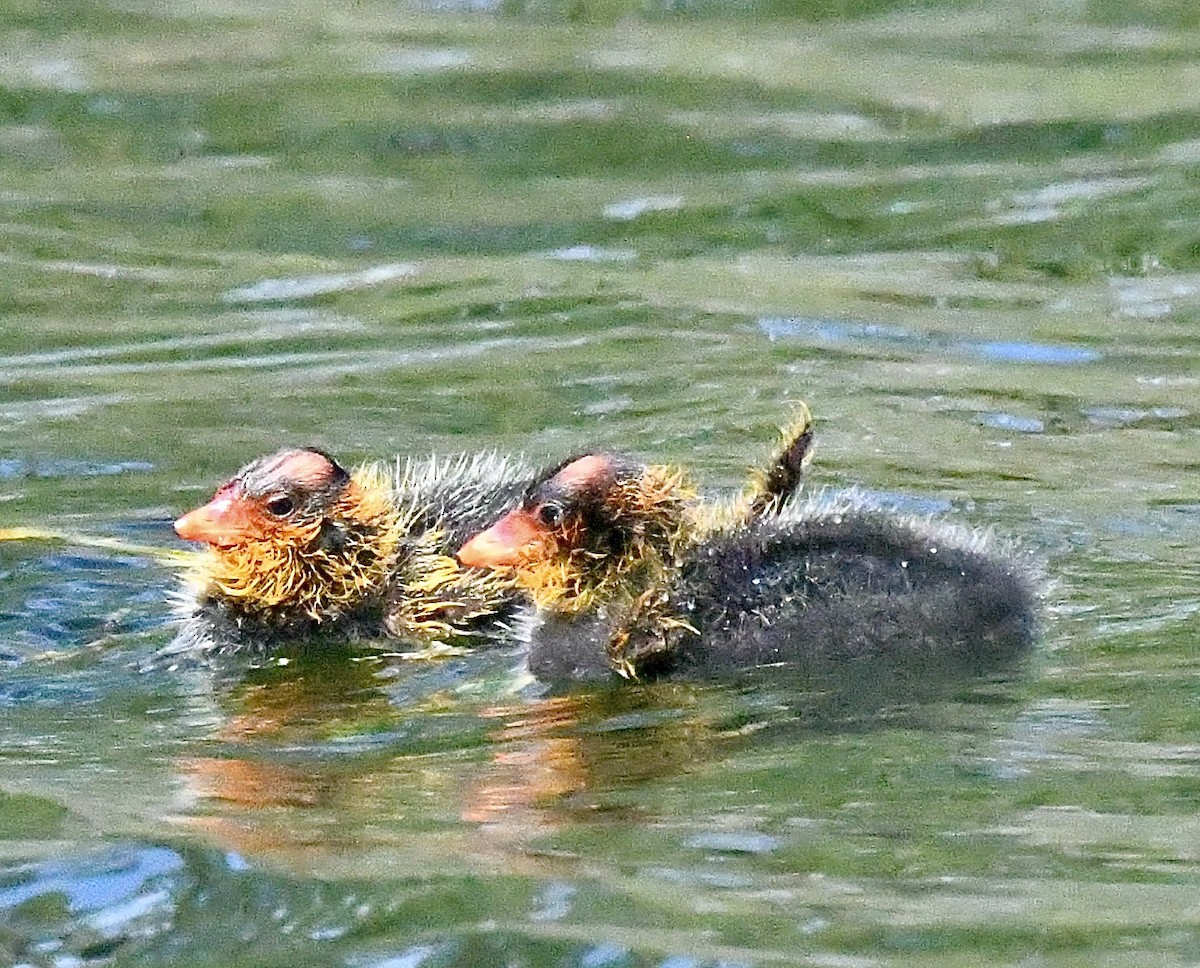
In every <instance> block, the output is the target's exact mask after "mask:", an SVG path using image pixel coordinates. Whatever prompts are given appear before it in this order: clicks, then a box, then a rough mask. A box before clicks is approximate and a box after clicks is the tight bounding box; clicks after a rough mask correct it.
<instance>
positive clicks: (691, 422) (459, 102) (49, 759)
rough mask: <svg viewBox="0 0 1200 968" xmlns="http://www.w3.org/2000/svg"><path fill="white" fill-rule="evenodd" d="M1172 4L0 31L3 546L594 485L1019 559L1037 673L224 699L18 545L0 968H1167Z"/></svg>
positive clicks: (1184, 787)
mask: <svg viewBox="0 0 1200 968" xmlns="http://www.w3.org/2000/svg"><path fill="white" fill-rule="evenodd" d="M1195 10H1196V8H1195V6H1194V4H1193V3H1191V2H1186V3H1185V2H1171V0H1140V2H1132V3H1115V2H1107V0H1093V2H1080V3H1074V4H1065V3H1064V4H1044V3H1034V2H1032V0H1026V2H1011V3H993V4H979V5H976V4H971V3H965V2H941V3H938V2H932V0H930V2H924V3H905V4H894V3H886V2H883V0H861V2H857V3H852V2H848V0H843V2H839V3H833V2H823V3H811V4H800V3H798V4H787V3H782V2H778V0H772V2H767V0H763V2H753V0H748V2H745V3H741V4H732V3H723V2H718V0H711V2H710V0H703V2H696V3H691V4H689V3H677V4H661V5H650V4H645V5H640V4H634V3H631V2H624V0H596V2H589V0H573V2H571V3H564V2H556V0H547V2H544V3H542V2H512V3H510V2H508V0H503V2H500V3H499V4H497V5H494V6H490V5H485V4H471V3H467V2H463V3H461V4H455V3H452V2H451V3H446V4H430V5H428V6H421V5H416V4H407V3H388V4H385V3H378V2H374V0H363V2H359V3H355V4H353V5H341V6H337V5H331V4H327V3H315V2H311V0H282V2H278V3H271V4H266V3H263V4H253V3H228V2H222V0H200V2H193V3H181V2H176V0H163V2H150V0H128V2H120V3H118V2H115V0H113V2H108V3H104V2H98V0H97V2H87V0H74V2H59V3H39V2H36V0H16V2H11V3H9V4H7V5H6V6H4V7H3V8H2V9H0V28H2V29H0V527H10V526H21V527H43V528H53V529H58V530H65V531H70V532H77V533H80V534H87V535H101V536H107V537H117V538H120V539H123V540H126V541H128V542H130V543H132V544H136V545H140V546H150V547H156V548H161V549H170V548H176V547H178V545H177V542H176V541H175V539H174V537H173V534H172V532H171V529H170V521H171V520H172V519H173V518H174V517H176V516H177V515H178V514H179V513H180V512H182V511H183V510H185V509H187V508H189V507H192V506H195V505H196V504H197V503H200V502H201V501H202V500H205V499H206V498H207V497H208V496H209V495H210V494H211V492H212V490H213V489H214V488H215V486H216V485H217V484H219V483H220V482H221V481H222V480H224V479H225V478H226V477H228V476H229V475H230V474H231V473H232V472H233V471H234V470H236V468H237V467H238V466H239V465H240V464H242V463H243V462H244V461H246V460H248V459H250V458H252V457H254V456H256V455H258V454H260V453H264V452H267V451H271V450H274V449H276V448H277V447H279V446H281V445H283V444H287V443H291V444H304V443H316V444H320V445H322V446H324V447H326V448H328V449H329V450H331V451H333V452H335V453H336V454H338V455H339V456H341V457H343V458H345V459H346V460H347V461H354V460H358V459H362V458H367V457H379V456H384V455H390V454H393V453H413V454H427V453H429V452H431V451H437V452H453V451H460V450H477V449H483V448H497V449H500V450H503V451H510V450H512V451H524V452H525V453H527V454H528V455H530V456H531V457H532V458H534V459H536V460H539V461H540V460H558V459H560V458H561V457H563V456H565V455H566V454H569V453H572V452H575V451H579V450H582V449H586V448H589V447H594V446H603V447H615V448H621V449H624V450H630V451H633V452H636V453H638V454H642V455H645V456H647V457H652V458H655V459H664V458H665V459H671V460H678V461H683V462H686V463H687V464H689V465H690V466H692V467H693V468H695V470H696V472H697V474H698V475H699V476H700V477H701V478H702V480H703V481H704V482H705V483H706V485H707V486H709V487H711V488H713V489H721V488H731V487H735V486H737V485H738V484H739V483H740V482H741V481H742V480H743V478H744V473H745V468H746V467H747V466H749V465H751V464H753V463H755V462H756V461H758V460H760V459H761V456H762V454H763V453H764V452H765V450H766V449H767V447H768V446H769V444H770V441H771V439H772V436H773V434H774V427H775V426H776V425H777V424H778V423H779V422H780V421H781V420H783V419H784V418H785V417H786V414H787V412H788V407H789V403H788V401H790V400H795V399H804V400H807V401H808V402H809V404H810V405H811V406H812V408H813V411H814V413H815V414H816V417H817V420H818V434H819V452H818V456H817V466H816V469H815V471H814V474H813V479H814V482H815V483H816V484H818V485H830V486H845V485H849V484H861V485H862V486H864V487H865V488H867V489H869V490H870V491H873V492H876V493H878V494H880V495H882V496H883V497H884V498H885V499H887V500H890V501H892V502H894V503H897V504H898V505H899V506H901V507H903V508H905V509H907V510H912V511H918V512H924V511H935V512H938V513H946V514H949V515H952V516H953V517H955V518H957V519H959V520H962V521H965V522H968V523H971V524H974V525H978V526H981V527H994V528H995V529H996V530H998V531H1000V532H1001V533H1003V534H1005V535H1009V536H1012V537H1013V538H1015V539H1016V540H1018V541H1019V542H1020V543H1021V545H1022V546H1023V547H1024V548H1026V549H1028V550H1029V551H1031V552H1033V553H1036V554H1037V555H1039V556H1040V557H1042V558H1044V559H1045V560H1046V561H1047V571H1048V573H1049V575H1050V576H1051V578H1052V579H1053V586H1052V589H1051V591H1050V593H1049V596H1048V609H1047V620H1046V631H1045V635H1044V636H1043V639H1042V642H1041V643H1040V645H1039V648H1038V651H1037V653H1036V654H1035V655H1034V656H1032V657H1031V659H1030V661H1029V662H1028V663H1027V664H1026V666H1025V667H1024V668H1023V669H1022V670H1020V672H1019V673H1018V674H1016V675H1012V676H1008V677H1005V678H1003V679H999V680H953V681H946V682H930V681H925V680H921V679H919V678H917V677H914V680H913V681H908V680H906V679H905V678H904V677H902V676H900V675H899V674H897V673H894V672H893V673H884V672H871V671H869V670H867V671H864V670H856V671H855V672H854V674H853V675H847V676H845V677H834V678H829V679H819V680H818V679H798V678H796V677H794V676H790V677H789V676H783V675H780V674H775V675H770V674H768V675H762V676H759V677H757V678H751V679H739V680H736V681H730V682H726V683H707V684H674V685H656V686H624V687H615V688H613V689H609V690H605V689H599V690H592V691H588V692H580V693H576V694H571V695H567V696H559V697H550V696H542V695H539V694H538V692H537V690H536V689H531V688H530V687H528V686H526V687H522V686H521V684H520V683H519V682H518V681H517V679H516V678H515V677H514V674H513V671H512V670H513V666H514V660H513V659H512V657H511V656H507V655H498V654H495V653H493V654H475V655H470V656H464V657H458V658H453V659H449V660H445V661H440V662H428V661H427V662H415V661H408V660H403V659H395V660H389V661H379V660H367V659H364V658H363V657H362V656H357V655H330V656H322V657H319V658H313V659H310V660H305V661H297V662H293V663H291V664H289V665H287V666H282V667H272V668H265V669H259V670H254V671H251V672H249V673H247V674H246V675H245V676H242V677H238V678H237V679H236V680H235V681H226V680H223V679H220V678H218V677H215V676H213V675H211V674H208V673H205V672H203V671H201V670H186V669H185V670H170V669H154V670H151V671H143V667H144V665H145V660H146V659H147V657H149V656H150V655H152V653H153V652H154V651H155V650H156V649H157V648H159V647H160V646H162V645H164V644H165V643H167V642H168V641H169V640H170V637H171V629H170V627H169V624H168V610H169V606H168V599H169V594H170V590H171V588H172V587H173V584H174V582H175V576H174V574H173V572H172V571H171V569H170V567H169V566H168V565H166V564H163V563H161V562H160V561H159V559H158V558H157V557H156V556H154V555H151V554H145V553H141V552H138V551H130V552H128V553H125V552H120V551H109V550H102V549H95V548H89V547H86V546H84V545H82V544H79V545H75V544H70V543H68V544H54V543H48V542H44V541H21V542H2V543H0V710H2V712H0V963H2V964H7V963H13V964H21V965H37V966H42V965H46V966H50V965H54V966H68V965H72V966H73V965H87V966H92V965H109V964H116V965H167V964H172V965H174V964H180V965H197V966H229V965H264V966H276V965H277V966H294V965H306V966H307V965H317V966H322V965H330V966H334V965H336V966H346V968H417V966H422V968H434V966H436V968H442V966H493V965H497V966H499V965H514V966H525V965H529V966H563V965H570V966H580V968H609V966H616V968H624V966H643V965H644V966H663V968H693V966H696V968H699V966H706V968H707V966H728V968H732V966H769V965H777V964H798V965H811V966H819V968H829V966H836V968H860V966H862V968H871V966H877V965H899V966H910V965H911V966H933V968H941V966H955V968H957V966H969V965H982V964H988V965H992V964H995V965H1022V966H1029V965H1038V966H1042V965H1046V966H1056V968H1057V966H1072V968H1074V966H1079V968H1084V966H1087V968H1095V966H1102V968H1107V966H1113V968H1117V966H1122V968H1123V966H1127V965H1164V966H1175V965H1179V966H1184V965H1195V964H1196V963H1198V962H1200V901H1197V897H1200V891H1198V888H1200V851H1198V848H1197V844H1200V811H1198V810H1197V806H1198V804H1200V703H1198V701H1197V698H1196V689H1197V674H1198V672H1200V662H1198V660H1197V648H1196V644H1197V643H1196V640H1197V631H1198V629H1200V582H1198V578H1200V566H1198V565H1197V557H1196V548H1197V547H1198V546H1200V484H1198V483H1197V481H1198V480H1200V478H1198V476H1197V470H1198V469H1200V458H1198V456H1197V455H1198V454H1200V415H1198V407H1197V403H1196V400H1197V399H1200V396H1198V387H1200V335H1198V334H1200V330H1198V329H1197V327H1198V325H1200V215H1198V214H1197V213H1200V78H1198V76H1197V64H1200V16H1197V14H1196V12H1195Z"/></svg>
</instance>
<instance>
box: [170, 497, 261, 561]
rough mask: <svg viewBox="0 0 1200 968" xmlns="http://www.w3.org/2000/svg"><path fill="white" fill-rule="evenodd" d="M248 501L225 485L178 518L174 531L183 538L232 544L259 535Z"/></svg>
mask: <svg viewBox="0 0 1200 968" xmlns="http://www.w3.org/2000/svg"><path fill="white" fill-rule="evenodd" d="M259 530H260V529H259V528H258V527H257V526H256V524H255V521H254V519H253V517H252V515H251V514H250V508H249V506H248V502H247V501H246V500H245V499H244V498H240V497H238V496H236V495H234V494H230V493H228V492H227V491H226V489H225V488H222V489H221V490H220V491H218V492H217V496H216V497H214V498H213V499H212V500H211V501H209V502H208V503H207V504H205V505H204V506H203V507H198V508H196V509H195V510H194V511H189V512H188V513H187V514H185V515H184V516H183V517H181V518H180V519H179V520H178V521H176V522H175V533H176V534H178V535H179V537H181V538H183V540H184V541H203V542H204V543H205V544H210V545H219V546H223V547H230V546H232V545H237V544H240V543H242V542H243V541H245V540H247V539H249V538H253V537H256V536H257V535H258V532H259Z"/></svg>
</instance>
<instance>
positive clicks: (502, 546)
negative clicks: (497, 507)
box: [458, 508, 554, 568]
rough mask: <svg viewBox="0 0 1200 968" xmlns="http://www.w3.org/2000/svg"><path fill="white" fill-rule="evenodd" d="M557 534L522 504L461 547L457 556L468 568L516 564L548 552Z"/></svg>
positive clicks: (500, 566) (499, 566)
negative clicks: (552, 532) (549, 529)
mask: <svg viewBox="0 0 1200 968" xmlns="http://www.w3.org/2000/svg"><path fill="white" fill-rule="evenodd" d="M553 546H554V536H553V535H551V534H550V532H549V531H548V530H547V528H546V526H545V525H544V524H542V522H540V521H539V520H538V519H537V518H536V517H534V515H533V514H532V513H530V512H529V511H526V510H525V509H523V508H518V509H517V510H516V511H509V512H508V514H506V515H504V517H502V518H501V519H500V520H499V521H497V522H496V523H495V524H493V525H492V526H491V527H490V528H488V529H487V530H486V531H481V532H479V534H477V535H475V537H473V538H471V539H470V540H469V541H468V542H467V543H466V544H464V545H463V546H462V547H461V548H459V549H458V560H459V561H461V562H462V563H463V564H464V565H466V566H467V567H468V568H503V567H513V566H515V565H519V564H521V563H522V562H525V561H528V560H530V559H531V558H537V557H540V556H541V555H544V554H547V553H549V552H550V551H551V549H552V548H553Z"/></svg>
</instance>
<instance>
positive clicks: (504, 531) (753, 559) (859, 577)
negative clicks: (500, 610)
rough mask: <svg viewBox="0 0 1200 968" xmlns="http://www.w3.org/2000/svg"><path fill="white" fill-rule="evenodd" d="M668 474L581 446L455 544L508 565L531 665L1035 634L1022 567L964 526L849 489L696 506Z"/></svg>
mask: <svg viewBox="0 0 1200 968" xmlns="http://www.w3.org/2000/svg"><path fill="white" fill-rule="evenodd" d="M583 461H587V462H588V463H587V464H584V463H583ZM676 480H677V478H675V477H672V476H671V475H669V474H664V472H663V471H662V469H659V468H654V467H650V468H644V467H638V466H636V465H633V464H631V463H629V462H628V461H627V460H625V459H624V458H618V457H607V458H606V457H604V456H603V455H588V456H587V457H585V458H581V459H580V460H579V461H578V462H576V463H575V464H568V465H566V466H565V467H560V468H556V469H554V470H553V471H551V472H550V474H549V475H548V476H547V477H546V478H545V479H544V480H543V481H541V482H539V483H535V484H534V485H531V487H530V490H529V492H528V493H527V495H526V498H525V501H524V502H523V504H522V506H521V507H519V508H517V509H515V510H513V511H511V512H509V514H507V515H506V516H505V517H504V518H502V519H501V520H500V521H499V522H497V523H496V524H495V525H493V527H492V528H490V529H488V531H486V532H484V533H483V534H482V535H479V536H477V537H476V538H473V539H472V540H471V542H468V544H467V545H466V546H464V548H463V549H462V550H461V551H460V557H461V558H462V559H463V560H464V561H470V562H472V563H474V564H482V565H491V566H492V567H496V568H498V569H499V570H501V571H507V572H511V574H512V575H513V576H514V578H515V580H516V581H517V582H518V584H520V585H521V586H522V587H523V588H524V589H525V591H526V593H527V594H528V595H529V596H530V598H531V599H532V601H533V602H534V603H535V604H536V605H537V607H538V614H537V618H536V620H535V621H534V622H533V623H532V625H531V631H530V639H531V649H530V654H529V664H530V670H531V671H532V672H533V673H534V675H536V676H538V677H539V678H541V679H545V680H549V681H570V680H580V679H592V678H598V677H604V676H608V675H611V674H612V673H613V672H614V671H615V672H617V673H620V674H622V675H626V676H642V677H647V676H655V675H662V674H668V673H674V672H693V673H699V674H703V673H706V672H712V671H717V670H724V669H731V668H746V667H754V666H762V665H769V664H772V663H777V662H786V661H803V662H808V663H821V662H828V661H844V660H847V659H853V658H860V657H877V658H886V659H891V660H897V661H903V662H907V663H910V664H915V663H918V662H934V663H950V662H954V663H960V664H962V663H966V664H971V665H977V664H980V663H984V664H993V663H995V662H998V661H1003V660H1005V659H1009V658H1012V657H1014V656H1016V655H1019V654H1020V653H1021V652H1023V651H1024V650H1025V649H1026V648H1027V647H1028V646H1029V645H1030V644H1031V642H1032V641H1033V638H1034V636H1035V633H1036V626H1037V620H1036V619H1037V611H1038V595H1039V591H1038V581H1037V578H1036V574H1035V570H1034V569H1031V568H1030V567H1029V566H1028V565H1027V564H1026V563H1023V562H1021V561H1020V560H1018V559H1017V558H1015V557H1013V556H1011V555H1009V554H1007V553H1006V552H1005V551H1004V550H1003V549H1001V548H999V547H998V546H997V545H996V543H995V542H994V541H993V540H992V539H990V538H989V537H987V536H986V535H984V534H982V533H980V532H975V531H971V530H968V529H964V528H958V527H954V526H951V525H948V524H944V523H939V522H930V521H924V520H919V519H915V518H908V517H904V516H902V515H897V514H894V513H890V512H886V511H883V510H880V509H878V508H875V507H872V506H870V504H869V503H868V502H866V501H865V500H864V499H863V497H862V496H861V495H860V494H858V493H857V492H844V493H842V494H838V495H831V496H830V495H817V496H816V497H814V498H810V499H808V500H807V501H804V502H800V503H798V504H791V505H785V506H784V507H783V508H782V509H780V510H778V511H776V512H773V513H767V514H764V515H762V516H759V517H749V518H747V517H745V516H739V515H728V514H724V515H723V514H720V513H717V514H715V515H714V514H711V513H709V514H702V515H697V514H696V513H695V511H694V506H693V505H691V504H689V503H688V502H687V501H685V500H681V501H678V502H674V503H673V502H671V501H670V500H668V499H667V498H666V497H664V495H663V493H662V489H663V482H664V481H676ZM647 492H649V493H651V494H653V495H654V496H655V500H654V501H653V503H652V505H648V504H647V502H646V499H645V495H646V493H647ZM647 506H652V507H653V508H654V509H655V511H656V513H657V514H658V517H657V518H654V519H650V520H648V519H647V518H646V516H645V513H644V510H643V509H644V508H646V507H647ZM549 512H552V513H549ZM548 575H552V576H556V577H555V581H554V582H553V583H550V582H548V581H547V579H546V576H548ZM564 576H565V577H564ZM562 588H567V589H569V590H570V594H569V595H564V594H563V593H562V591H561V589H562Z"/></svg>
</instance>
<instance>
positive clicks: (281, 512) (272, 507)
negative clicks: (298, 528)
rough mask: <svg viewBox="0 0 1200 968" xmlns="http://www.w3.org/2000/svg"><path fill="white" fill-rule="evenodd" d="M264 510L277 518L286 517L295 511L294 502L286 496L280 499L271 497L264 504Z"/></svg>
mask: <svg viewBox="0 0 1200 968" xmlns="http://www.w3.org/2000/svg"><path fill="white" fill-rule="evenodd" d="M266 508H267V510H268V511H270V512H271V513H272V514H273V515H275V516H276V517H278V518H283V517H287V516H288V515H289V514H291V513H292V512H293V511H295V510H296V502H295V501H293V500H292V499H291V498H290V497H288V496H287V495H286V494H285V495H282V496H280V497H273V498H271V500H269V501H268V502H267V504H266Z"/></svg>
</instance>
